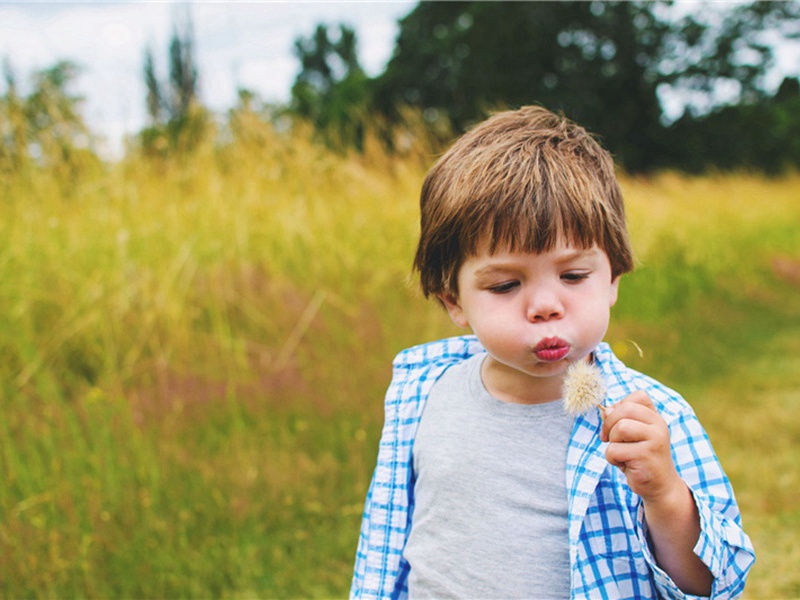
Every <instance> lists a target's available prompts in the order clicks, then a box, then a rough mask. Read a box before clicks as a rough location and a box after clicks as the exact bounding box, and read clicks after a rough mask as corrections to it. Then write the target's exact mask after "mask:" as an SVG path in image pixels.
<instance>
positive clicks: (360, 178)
mask: <svg viewBox="0 0 800 600" xmlns="http://www.w3.org/2000/svg"><path fill="white" fill-rule="evenodd" d="M261 109H262V107H261V106H259V104H258V103H257V102H256V103H251V104H247V99H246V95H245V98H243V101H242V106H241V107H240V110H238V111H236V114H235V117H236V119H241V121H239V122H238V124H237V125H236V126H234V125H233V123H232V124H231V125H230V131H231V132H234V133H231V134H230V136H229V138H228V139H227V141H225V142H224V143H223V142H220V143H219V144H217V145H216V146H214V147H211V148H209V147H208V146H205V145H204V146H201V148H200V149H199V151H198V152H195V153H194V154H193V160H191V161H172V162H168V163H165V164H163V165H161V164H157V165H156V166H157V167H158V168H156V167H154V164H153V161H151V160H148V159H147V158H146V157H143V156H141V155H138V156H137V155H130V156H128V157H126V159H124V160H123V161H121V162H119V163H117V164H114V165H111V166H110V167H109V168H108V169H107V170H105V171H99V172H97V173H95V174H94V175H93V177H91V178H84V179H82V180H79V181H78V182H77V183H76V184H75V189H74V192H73V193H74V196H75V197H77V198H80V199H81V202H80V204H77V203H75V202H71V201H67V200H66V199H65V197H64V196H63V195H62V190H63V188H64V186H63V182H62V180H61V179H60V178H61V177H63V173H61V172H60V171H57V170H49V169H48V170H43V171H41V172H40V173H39V176H38V177H35V178H29V177H26V176H24V174H22V173H20V172H19V171H7V172H3V173H2V174H0V186H2V187H3V189H7V190H9V193H8V194H7V201H5V202H3V203H0V239H2V240H3V244H0V332H1V333H2V335H0V357H2V360H0V412H1V413H2V415H3V418H2V419H0V476H1V477H2V479H3V486H0V511H2V514H3V515H4V518H3V519H2V521H0V556H2V569H0V595H2V596H3V597H9V598H23V597H54V598H55V597H89V598H112V597H113V598H117V597H126V598H154V597H157V598H174V597H197V598H207V597H209V596H212V597H228V598H242V597H262V598H296V597H320V598H330V597H341V596H344V595H345V594H346V591H347V586H348V584H349V578H350V575H351V572H352V565H353V558H354V554H353V553H354V551H355V546H356V540H357V536H358V526H359V521H360V513H361V509H362V506H363V500H364V494H365V492H366V488H367V485H368V483H369V477H370V475H371V469H372V468H373V467H374V461H375V452H376V449H377V441H378V437H379V435H380V430H381V424H382V418H383V413H382V404H381V399H382V397H383V394H384V392H385V388H386V385H387V384H388V381H389V377H390V376H391V366H390V364H391V359H392V356H393V355H394V354H395V353H396V352H397V351H398V350H399V349H401V348H403V347H407V346H409V345H411V344H414V343H417V342H420V341H424V340H428V339H432V338H435V337H440V336H444V335H450V334H453V333H456V330H455V329H454V328H453V327H452V325H451V324H450V323H449V319H448V318H447V316H446V315H445V314H444V313H443V312H442V311H441V309H440V308H439V307H438V306H437V305H436V303H433V302H426V301H424V300H423V299H422V297H421V295H420V294H418V293H416V292H415V290H414V286H413V285H409V282H408V273H409V270H410V260H411V257H412V256H413V245H414V240H415V236H416V235H417V218H418V214H417V211H418V207H417V197H418V191H419V186H420V183H421V180H422V177H423V174H424V171H425V168H426V167H427V166H428V164H429V163H430V161H431V155H430V154H429V153H428V151H427V148H422V149H420V150H419V151H418V152H419V155H421V156H424V157H425V161H423V160H422V159H420V158H419V156H418V155H417V154H414V153H410V154H409V156H410V158H409V159H401V158H398V157H397V156H395V155H388V154H384V153H382V152H381V148H382V147H381V146H380V145H379V144H373V143H371V142H369V139H370V138H369V136H366V138H365V139H366V140H367V142H369V143H367V144H365V151H364V152H363V153H359V154H350V155H347V156H344V155H342V154H340V153H332V152H329V151H327V150H325V149H324V148H322V147H321V146H320V145H318V144H315V143H313V142H312V140H311V136H310V134H309V135H304V134H303V133H302V130H301V129H299V128H290V129H286V128H281V127H276V126H274V125H273V124H272V123H271V121H270V119H269V118H268V115H263V114H261ZM232 117H233V115H232ZM419 126H420V127H424V123H420V125H419ZM423 137H424V136H423V135H422V134H420V135H418V136H416V138H415V139H421V138H423ZM622 183H623V189H624V192H625V195H626V198H627V202H628V209H629V211H628V212H629V216H630V221H631V228H632V232H633V238H634V247H635V249H636V251H637V254H638V255H639V257H640V261H641V266H640V268H639V269H638V271H637V272H636V273H634V274H633V275H631V276H630V278H628V276H626V279H625V280H624V281H623V283H622V284H621V290H620V295H621V298H620V302H619V303H618V305H617V306H616V307H615V309H614V312H615V314H614V318H613V320H612V321H613V327H612V330H611V331H610V332H609V336H608V340H609V341H610V342H611V343H612V344H613V345H614V347H615V349H616V350H617V351H618V352H619V353H620V354H622V355H623V356H624V358H625V359H626V360H627V361H629V363H630V364H631V366H633V367H634V368H639V369H642V370H644V371H646V372H648V373H651V374H653V375H654V376H656V377H659V378H661V379H663V380H664V381H665V382H666V383H667V384H670V385H673V386H674V387H676V388H677V389H679V390H680V391H682V392H683V393H684V394H685V395H686V397H687V398H688V399H689V400H690V401H691V402H692V403H693V404H694V405H695V407H696V409H697V410H698V412H699V413H700V417H701V419H702V420H703V423H704V424H705V426H706V427H707V429H708V431H709V435H710V436H711V439H712V441H713V443H714V445H715V448H716V449H717V451H718V453H719V454H720V456H721V458H722V462H723V464H724V465H725V467H726V468H727V469H728V472H729V474H730V475H731V476H732V477H733V483H734V486H735V489H736V491H737V497H738V498H739V500H740V502H741V505H742V509H743V513H744V523H745V528H746V530H747V531H748V533H750V534H751V535H752V536H753V538H754V541H755V544H756V548H757V552H758V563H757V564H756V568H755V571H754V573H753V577H752V578H751V580H750V583H749V586H748V587H749V590H750V593H751V594H752V595H753V597H763V598H767V597H795V596H797V595H798V594H799V593H800V576H799V575H798V572H797V570H796V569H794V568H793V567H794V565H795V564H796V563H797V561H798V560H799V559H800V555H798V548H800V545H798V543H797V540H798V535H800V533H799V532H800V513H798V508H797V502H796V490H797V489H798V486H799V485H800V470H799V469H798V465H799V464H800V456H798V452H797V447H796V443H795V441H796V439H797V437H798V435H800V419H799V418H798V412H797V410H796V409H795V406H794V405H795V404H796V398H797V392H798V390H800V380H799V379H798V375H797V374H798V373H800V368H798V367H799V365H798V360H797V357H798V356H800V348H798V342H797V340H798V339H800V331H798V324H800V318H798V305H797V303H796V302H795V301H794V298H795V297H796V294H797V287H796V286H797V285H798V282H800V254H798V244H797V235H798V234H797V228H796V223H797V222H798V219H800V214H798V210H799V209H800V207H799V206H798V203H797V190H798V188H800V179H798V177H797V176H789V175H787V176H784V177H782V178H780V179H775V180H763V179H759V178H756V177H752V176H735V177H734V176H732V177H727V178H723V177H714V176H711V177H701V178H688V177H683V176H677V175H673V174H665V175H661V176H659V177H658V178H653V179H645V178H638V179H629V178H626V179H623V181H622ZM165 200H168V201H165ZM698 207H700V208H698ZM628 340H633V341H634V342H635V343H636V344H637V345H638V346H639V347H640V348H642V349H643V352H644V356H643V357H640V356H639V355H638V353H637V351H636V346H634V345H633V344H632V343H631V342H629V341H628ZM776 473H778V475H775V474H776Z"/></svg>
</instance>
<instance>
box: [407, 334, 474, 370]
mask: <svg viewBox="0 0 800 600" xmlns="http://www.w3.org/2000/svg"><path fill="white" fill-rule="evenodd" d="M483 351H484V350H483V346H482V345H481V343H480V342H479V341H478V338H477V337H476V336H474V335H462V336H457V337H449V338H444V339H441V340H436V341H434V342H426V343H424V344H418V345H416V346H412V347H410V348H406V349H405V350H403V351H401V352H400V353H399V354H398V355H397V356H395V358H394V361H393V362H392V365H393V366H394V367H395V368H400V369H417V368H425V367H428V366H433V365H436V364H441V363H451V362H452V363H456V362H461V361H463V360H466V359H468V358H469V357H470V356H473V355H475V354H478V353H479V352H483Z"/></svg>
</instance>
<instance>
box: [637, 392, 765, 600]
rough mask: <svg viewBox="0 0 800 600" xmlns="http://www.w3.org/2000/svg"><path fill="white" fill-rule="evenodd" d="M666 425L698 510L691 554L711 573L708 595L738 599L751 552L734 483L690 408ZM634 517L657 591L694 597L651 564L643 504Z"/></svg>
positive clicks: (674, 595)
mask: <svg viewBox="0 0 800 600" xmlns="http://www.w3.org/2000/svg"><path fill="white" fill-rule="evenodd" d="M669 427H670V436H671V438H672V453H673V460H674V461H675V466H676V468H677V470H678V473H679V474H680V476H681V478H682V479H683V480H684V481H685V482H686V484H687V485H688V486H689V489H690V490H691V492H692V495H693V497H694V501H695V504H696V505H697V510H698V513H699V515H700V536H699V538H698V540H697V544H696V545H695V547H694V553H695V554H696V555H697V556H698V557H699V558H700V560H702V561H703V563H704V564H705V565H706V566H707V567H708V569H709V570H710V571H711V574H712V575H713V577H714V582H713V584H712V588H711V598H719V599H722V598H726V599H727V598H738V597H739V596H740V595H741V594H742V592H743V591H744V585H745V581H746V578H747V573H748V571H749V570H750V568H751V567H752V565H753V563H754V562H755V553H754V551H753V546H752V543H751V542H750V539H749V537H748V536H747V535H746V534H745V532H744V531H743V529H742V522H741V515H740V513H739V508H738V506H737V504H736V500H735V497H734V493H733V488H732V487H731V484H730V481H729V480H728V477H727V476H726V475H725V472H724V471H723V470H722V466H721V465H720V463H719V460H718V459H717V456H716V454H715V452H714V450H713V448H712V446H711V442H710V441H709V439H708V435H707V434H706V432H705V430H704V429H703V427H702V426H701V425H700V422H699V421H698V420H697V417H696V416H695V415H694V413H693V412H692V411H691V409H688V408H687V409H685V410H683V411H681V412H680V413H679V414H678V415H677V416H676V417H675V418H674V419H673V420H672V422H670V424H669ZM637 521H638V525H639V526H638V528H637V529H638V531H637V535H638V536H639V538H640V540H639V541H640V543H641V545H642V548H643V549H644V553H645V559H646V560H647V562H648V563H649V564H650V567H651V569H652V572H653V579H654V582H655V584H656V588H657V589H658V592H659V594H660V595H661V596H663V597H665V598H699V597H698V596H692V595H690V594H685V593H683V592H682V591H681V590H680V589H679V588H678V586H677V585H676V584H675V582H674V581H672V579H671V578H670V577H669V575H667V573H666V572H665V571H664V570H663V569H661V568H660V567H659V566H658V565H657V564H656V561H655V558H654V557H653V555H652V552H651V551H650V546H649V544H648V542H647V529H646V523H645V521H644V506H643V505H641V504H640V506H639V511H638V516H637Z"/></svg>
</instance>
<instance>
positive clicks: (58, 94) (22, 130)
mask: <svg viewBox="0 0 800 600" xmlns="http://www.w3.org/2000/svg"><path fill="white" fill-rule="evenodd" d="M3 71H4V79H5V85H6V91H5V93H4V94H3V96H2V97H0V136H1V137H2V140H1V141H2V148H0V166H2V168H21V167H24V166H28V165H36V166H38V167H44V168H49V169H52V170H53V172H55V173H56V174H58V175H61V176H64V177H66V178H67V179H69V180H72V179H74V178H75V177H76V176H77V175H79V174H80V172H82V171H83V170H84V169H85V168H87V167H88V166H90V165H96V164H97V163H98V158H97V156H96V155H95V153H94V151H93V150H92V148H91V143H92V136H91V134H90V131H89V128H88V127H87V125H86V123H85V121H84V119H83V115H82V114H81V105H82V103H83V98H82V97H81V96H79V95H77V94H75V93H74V91H73V89H72V88H73V84H74V82H75V80H76V79H77V77H78V75H79V73H80V69H79V68H78V66H77V65H76V64H75V63H73V62H71V61H68V60H62V61H59V62H57V63H56V64H54V65H53V66H51V67H48V68H45V69H41V70H38V71H35V72H34V73H33V74H32V76H31V92H30V93H29V94H28V95H27V96H24V95H22V94H20V92H19V91H18V86H17V77H16V75H15V74H14V71H13V69H12V68H11V65H10V63H9V62H8V61H5V64H4V67H3Z"/></svg>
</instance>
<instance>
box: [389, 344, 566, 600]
mask: <svg viewBox="0 0 800 600" xmlns="http://www.w3.org/2000/svg"><path fill="white" fill-rule="evenodd" d="M485 357H486V354H485V353H484V354H478V355H476V356H473V357H471V358H470V359H468V360H466V361H464V362H463V363H460V364H458V365H455V366H453V367H451V368H450V369H448V370H447V371H446V372H445V373H444V374H443V375H442V377H441V379H440V380H439V381H437V382H436V384H435V385H434V387H433V389H432V391H431V393H430V396H429V398H428V403H427V405H426V407H425V411H424V413H423V415H422V420H421V422H420V425H419V430H418V432H417V436H416V440H415V442H414V448H413V461H414V472H415V474H416V477H417V480H416V484H415V485H414V495H415V508H414V513H413V515H412V525H411V533H410V535H409V539H408V543H407V545H406V548H405V550H404V553H403V554H404V556H405V558H406V560H407V561H408V562H409V565H410V567H411V570H410V573H409V579H408V586H409V596H410V597H411V598H412V599H413V598H528V599H531V598H533V599H539V598H568V597H569V595H570V565H569V542H568V537H567V491H566V483H565V470H566V456H567V445H568V443H569V437H570V435H571V432H572V424H573V419H572V417H571V416H568V415H567V414H565V412H564V409H563V405H562V403H561V402H549V403H547V404H540V405H522V404H512V403H508V402H503V401H501V400H498V399H496V398H494V397H492V396H491V395H490V394H489V392H488V391H487V390H486V388H485V387H484V385H483V382H482V380H481V375H480V370H481V364H482V362H483V359H484V358H485Z"/></svg>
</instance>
